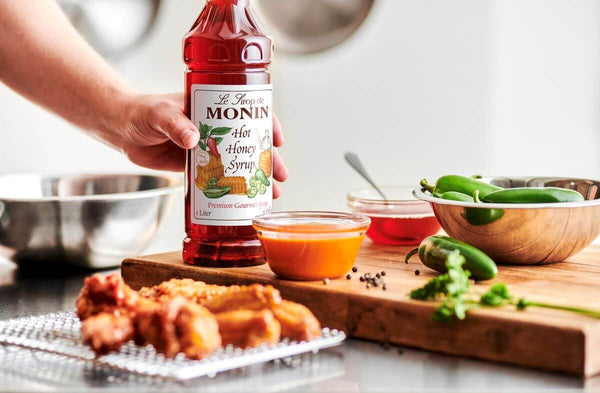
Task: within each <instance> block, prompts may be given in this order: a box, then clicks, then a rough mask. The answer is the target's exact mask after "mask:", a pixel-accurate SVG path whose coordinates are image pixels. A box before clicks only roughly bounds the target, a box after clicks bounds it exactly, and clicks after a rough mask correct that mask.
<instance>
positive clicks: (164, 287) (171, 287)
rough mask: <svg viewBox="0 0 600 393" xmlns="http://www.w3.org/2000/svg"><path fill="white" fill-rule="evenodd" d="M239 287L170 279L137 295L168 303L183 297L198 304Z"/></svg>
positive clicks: (141, 290) (187, 279) (140, 291)
mask: <svg viewBox="0 0 600 393" xmlns="http://www.w3.org/2000/svg"><path fill="white" fill-rule="evenodd" d="M239 288H240V287H238V286H231V287H226V286H222V285H209V284H206V283H204V282H202V281H194V280H192V279H189V278H185V279H176V278H174V279H171V280H169V281H164V282H162V283H160V284H159V285H155V286H153V287H144V288H142V289H140V290H139V294H140V295H141V296H143V297H145V298H148V299H153V300H156V301H159V302H162V301H168V300H171V299H174V298H176V297H178V296H183V297H184V298H186V299H189V300H191V301H193V302H196V303H198V304H202V303H203V302H205V301H207V300H210V299H212V298H214V297H217V296H221V295H223V294H225V293H226V292H233V291H236V290H238V289H239Z"/></svg>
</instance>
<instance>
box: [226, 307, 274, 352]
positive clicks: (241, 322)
mask: <svg viewBox="0 0 600 393" xmlns="http://www.w3.org/2000/svg"><path fill="white" fill-rule="evenodd" d="M216 317H217V323H218V324H219V333H220V334H221V339H222V340H223V345H229V344H232V345H234V346H237V347H240V348H253V347H257V346H259V345H261V344H264V343H267V344H269V345H274V344H276V343H278V342H279V339H280V336H281V325H280V324H279V322H278V321H277V320H276V319H275V317H274V316H273V313H272V312H271V311H270V310H266V309H265V310H260V311H253V310H236V311H227V312H223V313H220V314H217V315H216Z"/></svg>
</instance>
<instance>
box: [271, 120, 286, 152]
mask: <svg viewBox="0 0 600 393" xmlns="http://www.w3.org/2000/svg"><path fill="white" fill-rule="evenodd" d="M284 142H285V140H284V139H283V130H282V129H281V123H280V122H279V119H278V118H277V116H275V115H273V146H275V147H280V146H283V143H284Z"/></svg>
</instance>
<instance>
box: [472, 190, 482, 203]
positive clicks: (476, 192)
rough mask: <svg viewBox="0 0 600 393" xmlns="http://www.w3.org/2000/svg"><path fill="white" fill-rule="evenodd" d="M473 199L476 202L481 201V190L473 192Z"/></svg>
mask: <svg viewBox="0 0 600 393" xmlns="http://www.w3.org/2000/svg"><path fill="white" fill-rule="evenodd" d="M473 200H474V201H475V203H481V199H479V190H475V191H474V192H473Z"/></svg>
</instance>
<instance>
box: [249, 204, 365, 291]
mask: <svg viewBox="0 0 600 393" xmlns="http://www.w3.org/2000/svg"><path fill="white" fill-rule="evenodd" d="M370 222H371V220H370V219H369V218H368V217H365V216H362V215H357V214H351V213H336V212H310V211H307V212H299V211H297V212H294V211H292V212H279V213H270V214H266V215H262V216H258V217H256V218H255V219H254V220H253V225H254V229H256V232H257V233H258V238H259V239H260V242H261V244H262V246H263V249H264V251H265V255H266V257H267V263H268V264H269V267H270V268H271V270H272V271H273V272H274V273H275V274H277V276H279V277H282V278H287V279H292V280H322V279H324V278H338V277H341V276H343V275H344V274H346V273H347V272H348V271H349V270H350V269H351V268H352V266H353V264H354V261H355V260H356V257H357V256H358V251H359V250H360V246H361V244H362V241H363V239H364V237H365V233H366V231H367V229H368V228H369V224H370Z"/></svg>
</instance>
